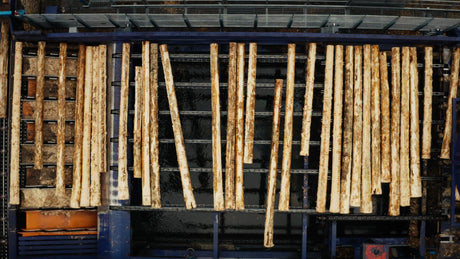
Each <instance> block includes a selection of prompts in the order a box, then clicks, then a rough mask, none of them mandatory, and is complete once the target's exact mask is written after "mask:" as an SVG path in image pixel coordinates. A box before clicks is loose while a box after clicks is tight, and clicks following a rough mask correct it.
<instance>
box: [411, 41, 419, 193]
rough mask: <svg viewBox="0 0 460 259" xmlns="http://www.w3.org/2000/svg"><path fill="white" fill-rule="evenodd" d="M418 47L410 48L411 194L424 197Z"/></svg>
mask: <svg viewBox="0 0 460 259" xmlns="http://www.w3.org/2000/svg"><path fill="white" fill-rule="evenodd" d="M418 102H419V99H418V68H417V48H416V47H411V48H410V172H411V175H410V194H411V195H410V196H411V197H412V198H419V197H422V180H421V178H420V124H419V105H418Z"/></svg>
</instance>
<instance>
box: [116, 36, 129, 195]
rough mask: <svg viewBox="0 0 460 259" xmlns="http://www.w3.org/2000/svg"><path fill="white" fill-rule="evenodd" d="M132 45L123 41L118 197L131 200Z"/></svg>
mask: <svg viewBox="0 0 460 259" xmlns="http://www.w3.org/2000/svg"><path fill="white" fill-rule="evenodd" d="M130 50H131V45H130V44H129V43H123V52H122V58H121V88H120V121H119V124H118V199H119V200H129V187H128V157H127V155H128V154H127V153H128V96H129V56H130Z"/></svg>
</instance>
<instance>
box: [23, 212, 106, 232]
mask: <svg viewBox="0 0 460 259" xmlns="http://www.w3.org/2000/svg"><path fill="white" fill-rule="evenodd" d="M96 227H97V212H96V211H88V210H46V211H40V210H32V211H27V212H26V229H25V230H27V231H30V230H57V229H59V230H60V229H63V230H72V229H92V228H96Z"/></svg>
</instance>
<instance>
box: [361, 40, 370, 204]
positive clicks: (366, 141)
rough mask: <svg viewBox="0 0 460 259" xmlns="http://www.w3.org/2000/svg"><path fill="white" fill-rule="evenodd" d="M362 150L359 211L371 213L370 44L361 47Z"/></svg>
mask: <svg viewBox="0 0 460 259" xmlns="http://www.w3.org/2000/svg"><path fill="white" fill-rule="evenodd" d="M363 60H364V61H363V62H364V66H363V150H362V163H363V164H362V171H361V209H360V211H361V213H372V180H371V179H372V176H371V174H372V173H371V172H372V171H371V167H372V160H371V46H370V45H364V49H363Z"/></svg>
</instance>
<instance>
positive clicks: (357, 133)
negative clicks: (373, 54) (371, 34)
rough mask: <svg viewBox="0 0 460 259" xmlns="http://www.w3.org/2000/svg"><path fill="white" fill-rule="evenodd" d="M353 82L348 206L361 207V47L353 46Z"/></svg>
mask: <svg viewBox="0 0 460 259" xmlns="http://www.w3.org/2000/svg"><path fill="white" fill-rule="evenodd" d="M354 57H355V63H354V82H353V87H354V88H353V91H354V99H353V102H354V104H353V106H354V107H353V168H352V178H351V194H350V206H352V207H359V206H360V205H361V168H362V163H363V161H362V160H361V158H362V150H363V88H362V87H363V86H362V82H363V76H362V70H363V47H362V46H355V53H354Z"/></svg>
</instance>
